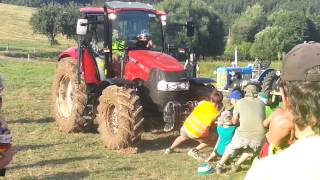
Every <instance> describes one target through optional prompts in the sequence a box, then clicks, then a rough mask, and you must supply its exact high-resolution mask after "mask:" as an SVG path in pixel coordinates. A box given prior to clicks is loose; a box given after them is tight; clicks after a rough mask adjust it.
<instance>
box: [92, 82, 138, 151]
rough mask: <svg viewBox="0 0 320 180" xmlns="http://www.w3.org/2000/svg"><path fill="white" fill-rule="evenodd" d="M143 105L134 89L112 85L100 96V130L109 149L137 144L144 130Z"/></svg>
mask: <svg viewBox="0 0 320 180" xmlns="http://www.w3.org/2000/svg"><path fill="white" fill-rule="evenodd" d="M143 121H144V118H143V116H142V106H141V104H140V99H139V96H137V95H136V94H135V93H134V91H133V90H132V89H129V88H126V87H119V86H116V85H111V86H109V87H107V88H106V89H104V90H103V92H102V95H101V96H100V98H99V105H98V115H97V119H96V122H98V124H99V127H98V131H99V133H100V137H101V140H102V142H103V144H104V146H105V147H107V148H108V149H114V150H118V149H124V148H127V147H131V146H134V145H136V143H138V142H139V141H140V139H141V135H142V132H143V127H142V125H143Z"/></svg>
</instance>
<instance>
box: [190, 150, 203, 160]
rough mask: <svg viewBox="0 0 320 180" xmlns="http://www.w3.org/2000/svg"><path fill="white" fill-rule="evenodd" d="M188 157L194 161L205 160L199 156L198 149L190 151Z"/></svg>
mask: <svg viewBox="0 0 320 180" xmlns="http://www.w3.org/2000/svg"><path fill="white" fill-rule="evenodd" d="M188 156H190V157H193V158H194V159H197V160H201V161H203V159H202V158H201V157H200V156H199V150H197V149H190V150H189V151H188Z"/></svg>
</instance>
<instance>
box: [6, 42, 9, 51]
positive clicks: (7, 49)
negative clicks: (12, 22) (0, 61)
mask: <svg viewBox="0 0 320 180" xmlns="http://www.w3.org/2000/svg"><path fill="white" fill-rule="evenodd" d="M6 52H9V43H8V44H7V48H6Z"/></svg>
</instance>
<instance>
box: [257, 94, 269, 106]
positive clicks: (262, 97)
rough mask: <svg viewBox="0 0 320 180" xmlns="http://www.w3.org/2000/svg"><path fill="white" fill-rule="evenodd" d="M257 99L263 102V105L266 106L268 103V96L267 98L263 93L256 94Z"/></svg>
mask: <svg viewBox="0 0 320 180" xmlns="http://www.w3.org/2000/svg"><path fill="white" fill-rule="evenodd" d="M258 98H259V99H260V100H261V101H263V102H264V103H265V104H267V103H268V99H269V98H268V96H267V94H266V93H264V92H259V93H258Z"/></svg>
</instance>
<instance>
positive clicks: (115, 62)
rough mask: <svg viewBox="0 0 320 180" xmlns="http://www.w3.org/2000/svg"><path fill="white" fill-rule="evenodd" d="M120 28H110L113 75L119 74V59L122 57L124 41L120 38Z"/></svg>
mask: <svg viewBox="0 0 320 180" xmlns="http://www.w3.org/2000/svg"><path fill="white" fill-rule="evenodd" d="M119 29H120V28H119V27H115V28H114V29H113V30H112V69H113V73H114V76H119V75H120V59H121V58H123V57H124V48H125V47H124V46H125V41H124V40H122V39H121V33H120V30H119Z"/></svg>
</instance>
